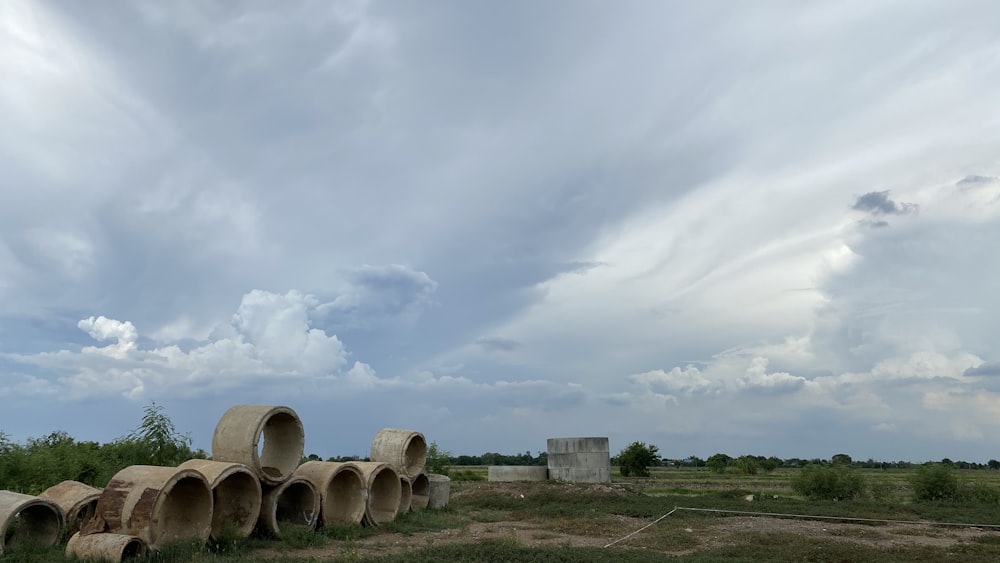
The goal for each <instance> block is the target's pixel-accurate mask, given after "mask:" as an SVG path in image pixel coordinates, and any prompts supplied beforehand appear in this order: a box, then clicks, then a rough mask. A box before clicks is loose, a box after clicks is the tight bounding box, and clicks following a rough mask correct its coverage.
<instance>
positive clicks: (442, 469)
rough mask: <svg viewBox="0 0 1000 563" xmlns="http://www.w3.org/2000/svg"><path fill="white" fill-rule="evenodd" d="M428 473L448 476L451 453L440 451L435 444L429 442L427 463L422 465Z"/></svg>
mask: <svg viewBox="0 0 1000 563" xmlns="http://www.w3.org/2000/svg"><path fill="white" fill-rule="evenodd" d="M424 467H425V468H426V469H427V472H428V473H438V474H440V475H448V471H449V470H450V469H451V452H449V451H447V450H442V449H441V448H440V446H438V445H437V442H431V445H430V446H428V448H427V461H426V462H425V464H424Z"/></svg>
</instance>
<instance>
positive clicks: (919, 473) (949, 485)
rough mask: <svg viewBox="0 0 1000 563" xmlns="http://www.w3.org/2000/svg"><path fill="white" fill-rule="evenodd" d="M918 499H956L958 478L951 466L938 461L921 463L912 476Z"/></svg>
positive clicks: (915, 495) (914, 491) (912, 483)
mask: <svg viewBox="0 0 1000 563" xmlns="http://www.w3.org/2000/svg"><path fill="white" fill-rule="evenodd" d="M910 485H912V486H913V498H914V499H916V500H956V499H958V497H959V490H958V478H957V477H955V473H954V472H953V471H952V470H951V468H949V467H946V466H944V465H941V464H938V463H927V464H924V465H921V466H920V467H918V468H917V470H916V471H915V472H914V473H913V475H912V476H911V477H910Z"/></svg>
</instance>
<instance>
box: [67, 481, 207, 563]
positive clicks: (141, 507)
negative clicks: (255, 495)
mask: <svg viewBox="0 0 1000 563" xmlns="http://www.w3.org/2000/svg"><path fill="white" fill-rule="evenodd" d="M212 508H213V506H212V489H211V487H210V486H209V483H208V480H206V479H205V477H204V476H202V474H201V473H199V472H197V471H195V470H194V469H180V468H177V467H160V466H155V465H132V466H129V467H126V468H125V469H122V470H121V471H119V472H118V473H115V476H114V477H112V478H111V480H110V481H109V482H108V484H107V486H106V487H104V490H103V491H102V492H101V498H100V499H99V500H98V501H97V513H96V514H95V515H94V517H93V518H92V519H91V520H90V521H89V522H87V523H86V524H85V525H84V526H83V529H82V530H81V531H80V535H81V536H88V535H91V534H97V533H102V532H103V533H112V534H124V535H132V536H137V537H139V538H140V539H142V541H144V542H146V544H147V545H148V546H149V547H150V548H151V549H154V550H157V549H160V548H162V547H163V546H166V545H169V544H172V543H176V542H181V541H194V540H197V541H200V542H202V543H204V542H206V541H208V537H209V534H210V533H211V531H212Z"/></svg>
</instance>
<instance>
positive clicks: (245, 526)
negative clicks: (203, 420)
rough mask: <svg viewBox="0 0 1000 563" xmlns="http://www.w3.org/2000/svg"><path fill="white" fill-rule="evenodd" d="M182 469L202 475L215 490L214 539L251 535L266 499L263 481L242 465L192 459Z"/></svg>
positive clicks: (182, 465) (213, 494)
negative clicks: (262, 486) (228, 535)
mask: <svg viewBox="0 0 1000 563" xmlns="http://www.w3.org/2000/svg"><path fill="white" fill-rule="evenodd" d="M180 469H194V470H195V471H197V472H198V473H201V474H202V476H203V477H205V479H206V480H207V481H208V485H209V487H211V489H212V506H213V510H212V533H211V537H212V539H214V540H221V539H222V538H223V537H225V536H226V535H227V534H232V535H235V536H236V537H241V538H245V537H247V536H249V535H250V532H252V531H253V528H254V526H255V525H256V524H257V517H258V516H260V504H261V497H262V493H261V488H260V481H259V480H258V479H257V476H256V475H254V474H253V472H252V471H250V468H248V467H247V466H245V465H243V464H242V463H229V462H225V461H212V460H208V459H192V460H188V461H185V462H184V463H182V464H181V465H180Z"/></svg>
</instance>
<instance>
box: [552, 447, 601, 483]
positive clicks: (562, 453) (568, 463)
mask: <svg viewBox="0 0 1000 563" xmlns="http://www.w3.org/2000/svg"><path fill="white" fill-rule="evenodd" d="M547 449H548V457H549V479H557V480H560V481H569V482H572V483H610V482H611V453H610V450H609V448H608V439H607V438H606V437H587V438H549V439H548V448H547Z"/></svg>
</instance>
